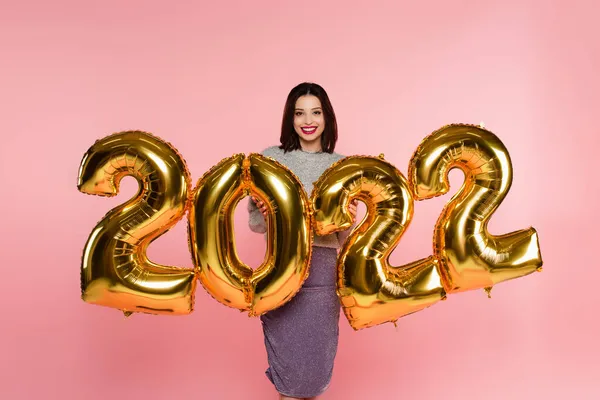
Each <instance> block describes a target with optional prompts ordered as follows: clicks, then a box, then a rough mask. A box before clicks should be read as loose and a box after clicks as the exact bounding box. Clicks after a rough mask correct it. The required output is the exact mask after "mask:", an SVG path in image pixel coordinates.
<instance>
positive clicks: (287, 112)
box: [279, 82, 338, 153]
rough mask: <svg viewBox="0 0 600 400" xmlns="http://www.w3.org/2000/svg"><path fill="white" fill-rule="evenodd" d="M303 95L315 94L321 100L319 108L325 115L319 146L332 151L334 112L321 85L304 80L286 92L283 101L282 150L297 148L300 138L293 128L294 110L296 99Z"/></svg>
mask: <svg viewBox="0 0 600 400" xmlns="http://www.w3.org/2000/svg"><path fill="white" fill-rule="evenodd" d="M305 95H313V96H316V97H317V98H318V99H319V100H320V101H321V108H322V109H323V116H324V117H325V129H324V130H323V133H322V134H321V148H322V149H323V151H324V152H326V153H333V150H334V149H335V143H336V142H337V138H338V133H337V121H336V119H335V113H334V112H333V107H332V106H331V102H330V101H329V96H327V92H326V91H325V89H323V88H322V87H321V86H319V85H317V84H316V83H311V82H304V83H301V84H299V85H298V86H296V87H295V88H293V89H292V90H291V91H290V94H288V97H287V100H286V102H285V108H284V110H283V119H282V122H281V137H280V139H279V140H280V141H281V146H279V148H280V149H283V151H284V152H288V151H292V150H299V149H301V146H300V138H299V137H298V134H297V133H296V131H295V130H294V113H295V111H296V100H298V98H299V97H301V96H305Z"/></svg>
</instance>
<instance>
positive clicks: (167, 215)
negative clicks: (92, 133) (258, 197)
mask: <svg viewBox="0 0 600 400" xmlns="http://www.w3.org/2000/svg"><path fill="white" fill-rule="evenodd" d="M124 176H133V177H135V178H136V179H137V180H138V182H139V184H140V189H139V192H138V194H137V196H135V197H134V198H133V199H131V200H129V201H128V202H127V203H125V204H122V205H120V206H118V207H116V208H114V209H113V210H111V211H109V212H108V213H107V214H106V216H105V217H104V219H102V220H101V221H100V222H99V223H98V225H96V227H95V228H94V230H93V231H92V233H91V234H90V237H89V239H88V241H87V243H86V245H85V249H84V252H83V259H82V264H81V290H82V298H83V300H84V301H86V302H89V303H94V304H98V305H103V306H108V307H114V308H118V309H121V310H123V311H124V312H125V313H126V314H128V313H131V312H145V313H150V314H189V313H190V312H192V309H193V302H194V291H195V286H196V280H195V274H194V271H192V270H188V269H183V268H176V267H168V266H163V265H158V264H155V263H153V262H151V261H150V260H148V258H147V257H146V249H147V248H148V245H149V244H150V243H151V242H152V241H153V240H155V239H157V238H158V237H159V236H161V235H162V234H164V233H165V232H167V231H168V230H169V229H170V228H171V227H173V226H174V225H175V224H176V223H177V221H178V220H180V219H181V217H183V215H184V214H185V212H186V209H187V207H188V205H189V201H188V200H189V198H188V189H189V187H190V181H191V179H190V174H189V172H188V169H187V167H186V165H185V162H184V161H183V159H182V158H181V156H180V155H179V154H178V153H177V151H176V150H175V149H174V148H173V147H171V146H170V145H169V144H167V143H165V142H163V141H162V140H160V139H158V138H156V137H154V136H152V135H150V134H148V133H144V132H137V131H129V132H121V133H117V134H114V135H111V136H108V137H105V138H103V139H101V140H98V141H96V143H95V144H94V145H93V146H92V147H91V148H90V149H89V150H88V151H87V152H86V153H85V155H84V157H83V160H82V161H81V165H80V168H79V176H78V189H79V190H80V191H81V192H83V193H87V194H94V195H100V196H114V195H116V194H117V193H118V188H119V182H120V181H121V179H122V178H123V177H124Z"/></svg>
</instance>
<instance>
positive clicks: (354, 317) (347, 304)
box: [311, 156, 445, 330]
mask: <svg viewBox="0 0 600 400" xmlns="http://www.w3.org/2000/svg"><path fill="white" fill-rule="evenodd" d="M353 199H359V200H362V201H363V202H365V204H366V205H367V214H366V217H365V220H364V221H363V222H362V223H361V224H360V225H359V226H358V227H357V228H355V229H354V231H353V232H352V233H351V234H350V236H349V237H348V239H347V240H346V243H345V245H344V246H343V248H342V250H341V252H340V254H339V257H338V295H339V297H340V300H341V303H342V307H343V309H344V313H345V315H346V318H347V319H348V322H349V323H350V325H351V326H352V328H354V329H355V330H358V329H361V328H366V327H371V326H375V325H378V324H381V323H384V322H395V321H396V320H397V319H399V318H400V317H402V316H404V315H407V314H411V313H414V312H417V311H420V310H422V309H424V308H426V307H429V306H431V305H433V304H435V303H436V302H438V301H439V300H442V299H443V298H444V297H445V292H444V289H443V287H442V283H441V281H440V275H439V273H438V270H437V263H436V261H435V260H434V259H433V257H428V258H426V259H422V260H418V261H414V262H412V263H410V264H407V265H403V266H400V267H396V268H393V267H391V266H390V264H389V262H388V258H389V256H390V254H391V253H392V251H393V250H394V248H396V246H397V245H398V242H399V241H400V238H401V237H402V235H403V234H404V232H405V231H406V229H407V228H408V226H409V223H410V221H411V219H412V216H413V199H412V196H411V193H410V190H409V188H408V183H407V181H406V179H405V178H404V176H403V175H402V174H401V173H400V171H398V170H397V169H396V168H395V167H394V166H392V165H391V164H389V163H387V162H386V161H384V160H383V159H381V158H374V157H366V156H352V157H346V158H344V159H342V160H340V161H338V162H337V163H335V164H333V165H332V166H331V167H330V168H329V169H328V170H326V171H325V172H324V173H323V175H322V176H321V178H320V179H319V180H318V181H317V182H316V183H315V187H314V190H313V194H312V197H311V201H312V204H313V208H314V216H313V217H314V221H315V231H316V232H317V234H320V235H324V234H328V233H332V232H335V231H338V230H341V229H347V228H349V227H350V226H351V217H350V214H349V213H348V204H349V203H350V202H351V201H352V200H353Z"/></svg>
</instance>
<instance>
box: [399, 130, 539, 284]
mask: <svg viewBox="0 0 600 400" xmlns="http://www.w3.org/2000/svg"><path fill="white" fill-rule="evenodd" d="M452 168H460V169H461V170H462V171H463V172H464V173H465V182H464V184H463V186H462V188H461V190H459V191H458V192H457V193H456V195H455V196H454V197H453V198H452V199H451V200H450V201H449V202H448V203H447V204H446V206H445V207H444V210H443V211H442V213H441V215H440V217H439V219H438V221H437V224H436V226H435V233H434V239H433V240H434V255H435V257H436V259H437V260H438V261H439V263H440V267H441V268H440V272H441V274H442V278H443V282H444V288H445V289H446V291H447V292H448V293H454V292H461V291H466V290H472V289H478V288H491V287H492V286H493V285H495V284H497V283H500V282H503V281H506V280H509V279H514V278H518V277H522V276H525V275H528V274H530V273H532V272H534V271H535V270H536V269H539V268H540V267H541V266H542V257H541V254H540V248H539V244H538V235H537V232H536V230H535V229H533V228H529V229H524V230H520V231H516V232H511V233H507V234H504V235H499V236H495V235H492V234H490V233H489V232H488V230H487V225H488V222H489V220H490V218H491V216H492V214H493V213H494V211H495V210H496V208H498V206H499V205H500V203H501V202H502V200H503V199H504V197H505V196H506V194H507V193H508V191H509V189H510V186H511V183H512V165H511V161H510V157H509V155H508V151H507V150H506V148H505V147H504V144H502V142H501V141H500V139H498V137H497V136H496V135H494V134H493V133H491V132H490V131H488V130H485V129H483V128H481V127H476V126H473V125H465V124H455V125H449V126H445V127H443V128H441V129H439V130H437V131H435V132H434V133H432V134H431V135H430V136H428V137H427V138H425V139H424V140H423V141H422V142H421V144H420V145H419V147H418V148H417V150H416V151H415V153H414V155H413V156H412V159H411V161H410V166H409V173H408V175H409V179H410V186H411V188H412V191H413V193H414V196H415V198H416V199H417V200H423V199H428V198H431V197H435V196H440V195H442V194H444V193H447V192H448V189H449V184H448V172H449V171H450V170H451V169H452Z"/></svg>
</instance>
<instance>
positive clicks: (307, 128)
mask: <svg viewBox="0 0 600 400" xmlns="http://www.w3.org/2000/svg"><path fill="white" fill-rule="evenodd" d="M300 129H302V133H304V134H305V135H312V134H313V133H315V132H316V131H317V127H316V126H303V127H302V128H300Z"/></svg>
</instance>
